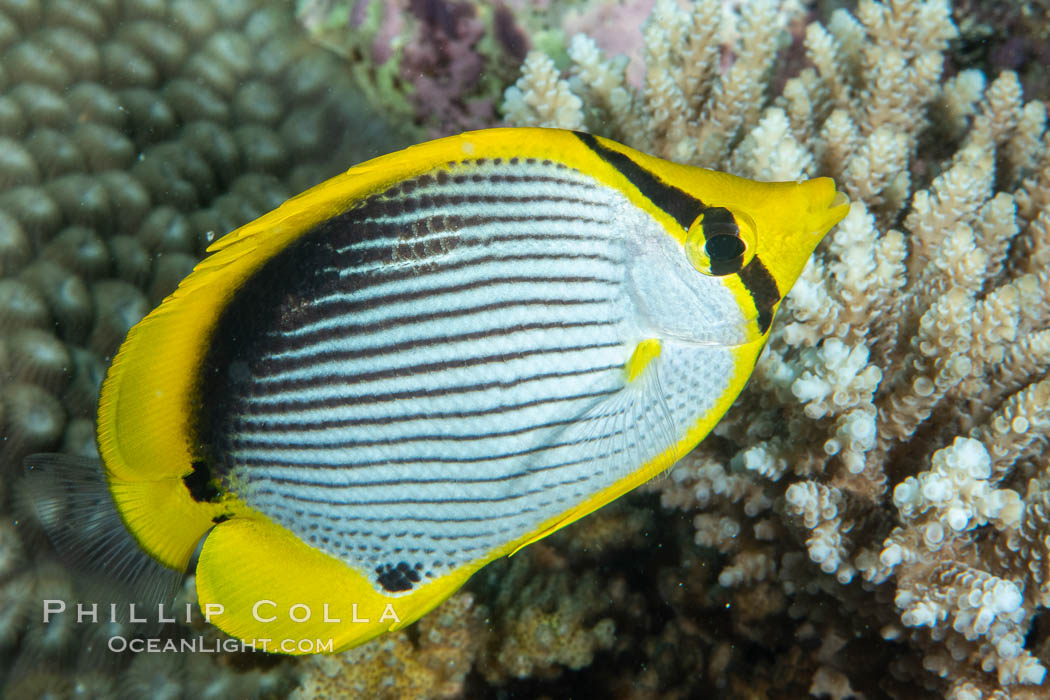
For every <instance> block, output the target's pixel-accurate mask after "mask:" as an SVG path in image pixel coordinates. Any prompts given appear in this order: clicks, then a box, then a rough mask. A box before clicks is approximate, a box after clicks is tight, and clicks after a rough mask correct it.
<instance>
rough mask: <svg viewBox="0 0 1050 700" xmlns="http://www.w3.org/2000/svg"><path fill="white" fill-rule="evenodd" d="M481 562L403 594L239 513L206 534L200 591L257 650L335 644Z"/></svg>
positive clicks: (357, 636) (361, 637) (368, 633)
mask: <svg viewBox="0 0 1050 700" xmlns="http://www.w3.org/2000/svg"><path fill="white" fill-rule="evenodd" d="M479 566H480V565H478V566H464V567H461V568H459V569H457V570H456V571H454V572H452V573H451V574H449V575H447V576H444V577H442V578H440V579H437V580H435V581H432V582H429V583H427V582H423V583H421V584H420V585H419V586H418V587H417V588H416V589H414V590H413V591H411V592H409V593H406V594H401V595H384V594H382V593H381V592H379V591H377V590H376V589H375V587H374V586H373V585H372V583H371V582H370V581H368V580H367V579H366V578H365V577H364V576H362V575H361V574H359V573H358V572H356V571H354V570H353V569H352V568H351V567H349V566H347V565H346V564H344V563H343V562H341V561H339V560H338V559H336V558H334V557H332V556H330V555H328V554H325V553H324V552H321V551H320V550H317V549H314V548H313V547H310V546H309V545H307V544H306V543H305V542H303V541H302V540H300V539H299V538H298V537H296V536H295V535H294V534H293V533H292V532H290V531H289V530H287V529H285V528H284V527H282V526H280V525H277V524H276V523H273V522H271V521H269V520H267V519H265V518H259V519H256V518H237V519H234V520H229V521H227V522H224V523H221V524H220V525H218V526H216V527H215V529H214V530H212V532H211V533H210V534H209V535H208V538H207V539H206V540H205V541H204V548H203V550H202V551H201V557H200V561H199V563H198V564H197V598H198V601H199V603H200V606H201V611H202V612H203V613H205V615H206V616H207V617H208V619H209V621H210V622H212V623H213V624H215V625H218V626H219V627H220V628H221V629H222V630H224V631H225V632H227V633H229V634H231V635H233V636H235V637H238V638H239V639H242V640H245V641H246V642H254V643H255V645H256V649H257V650H263V649H265V650H266V651H274V652H280V653H285V654H294V655H299V654H310V653H317V652H338V651H343V650H346V649H349V648H351V647H354V646H357V645H358V644H363V643H364V642H367V641H368V640H370V639H372V638H374V637H377V636H378V635H380V634H383V633H384V632H390V631H393V630H397V629H401V628H402V627H405V626H406V625H408V624H411V623H412V622H415V621H416V620H418V619H419V618H420V617H422V616H423V615H425V614H426V613H427V612H429V611H430V610H431V609H433V608H434V607H435V606H437V605H438V604H439V603H441V602H442V601H444V600H445V599H446V598H448V597H449V596H450V595H452V593H453V592H455V591H456V589H458V588H459V587H460V586H462V585H463V584H464V583H465V582H466V580H467V579H468V578H470V576H471V574H473V573H474V572H475V571H477V569H478V568H479ZM262 640H268V641H266V642H263V641H262Z"/></svg>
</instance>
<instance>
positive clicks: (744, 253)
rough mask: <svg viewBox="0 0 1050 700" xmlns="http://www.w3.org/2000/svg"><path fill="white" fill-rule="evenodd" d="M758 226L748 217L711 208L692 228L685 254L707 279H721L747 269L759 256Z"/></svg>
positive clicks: (687, 235)
mask: <svg viewBox="0 0 1050 700" xmlns="http://www.w3.org/2000/svg"><path fill="white" fill-rule="evenodd" d="M756 242H757V236H756V232H755V222H754V221H753V220H752V219H751V217H750V216H748V215H747V214H745V213H743V212H741V211H736V210H730V209H726V208H725V207H709V208H707V209H705V210H704V211H703V212H702V213H701V214H700V216H698V217H696V221H694V222H693V223H692V225H691V226H690V227H689V233H688V234H686V238H685V252H686V256H687V257H688V258H689V262H690V263H691V264H692V265H693V267H694V268H696V269H697V270H698V271H699V272H702V273H703V274H705V275H712V276H715V277H721V276H723V275H729V274H732V273H734V272H739V271H740V270H741V269H743V268H744V266H745V265H747V264H748V263H749V262H751V258H753V257H754V256H755V245H756Z"/></svg>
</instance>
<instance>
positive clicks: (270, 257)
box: [26, 129, 849, 653]
mask: <svg viewBox="0 0 1050 700" xmlns="http://www.w3.org/2000/svg"><path fill="white" fill-rule="evenodd" d="M848 209H849V204H848V200H847V198H846V197H845V196H844V195H843V194H841V193H837V192H836V191H835V185H834V183H833V182H832V181H831V180H830V179H828V178H816V179H812V180H808V181H803V182H786V183H784V182H780V183H765V182H754V181H750V180H746V179H742V178H740V177H735V176H732V175H729V174H725V173H720V172H714V171H710V170H705V169H700V168H696V167H689V166H685V165H679V164H675V163H671V162H668V161H664V160H661V159H658V158H655V157H653V156H649V155H646V154H644V153H640V152H638V151H636V150H633V149H631V148H628V147H626V146H623V145H620V144H617V143H614V142H612V141H609V140H606V139H604V138H599V137H597V136H592V135H589V134H585V133H576V132H571V131H562V130H555V129H492V130H485V131H476V132H471V133H464V134H461V135H458V136H452V137H448V138H443V139H439V140H436V141H431V142H429V143H424V144H422V145H418V146H413V147H410V148H408V149H405V150H403V151H400V152H397V153H394V154H391V155H387V156H383V157H379V158H376V159H374V160H371V161H368V162H366V163H363V164H361V165H358V166H356V167H353V168H351V169H350V170H348V171H347V172H345V173H343V174H341V175H338V176H336V177H334V178H332V179H330V180H328V181H327V182H324V183H322V184H320V185H318V186H316V187H314V188H312V189H310V190H308V191H306V192H304V193H303V194H300V195H298V196H296V197H294V198H292V199H290V200H288V201H287V202H285V203H284V204H283V205H281V206H280V207H279V208H277V209H276V210H274V211H272V212H270V213H268V214H265V215H264V216H262V217H260V218H259V219H257V220H255V221H253V222H251V223H249V224H247V225H245V226H242V227H241V228H239V229H237V230H235V231H233V232H232V233H229V234H228V235H226V236H225V237H223V238H221V239H219V240H218V241H217V242H215V243H214V244H212V245H211V247H210V248H209V249H208V253H209V255H208V256H207V257H205V258H204V259H203V260H202V261H201V262H200V264H198V265H197V266H196V268H195V269H194V270H193V271H192V273H191V274H190V275H189V276H188V277H186V278H185V279H184V280H183V281H182V282H181V283H180V284H179V286H178V288H177V289H176V290H175V291H174V292H173V293H172V294H171V295H170V296H169V297H168V298H166V299H165V300H164V301H163V302H162V303H161V304H160V305H159V306H158V307H157V308H156V309H154V310H153V311H152V312H151V313H150V314H148V315H147V316H146V317H145V318H144V319H143V320H142V321H141V322H140V323H138V324H137V325H136V326H134V327H133V328H132V329H131V331H130V332H129V333H128V336H127V339H126V340H125V342H124V343H123V345H122V346H121V348H120V350H119V352H118V354H117V355H116V356H115V358H114V359H113V362H112V365H111V367H110V368H109V371H108V374H107V376H106V378H105V381H104V383H103V385H102V390H101V397H100V401H99V406H98V422H97V445H98V452H99V456H100V458H101V464H98V463H97V462H95V463H86V462H84V461H83V460H81V461H75V460H73V461H70V460H64V459H62V458H60V457H56V456H33V457H31V458H29V459H27V461H26V472H27V480H28V483H29V486H28V488H29V490H30V491H31V492H35V494H36V495H35V496H34V497H35V498H36V500H37V502H38V503H42V504H43V505H42V506H38V510H39V511H40V513H41V519H42V520H43V521H44V524H45V526H46V527H48V528H49V529H50V530H51V531H52V532H54V533H56V534H55V536H54V539H55V540H56V544H57V545H58V546H59V548H60V549H61V548H63V542H64V543H65V544H66V546H65V548H66V549H71V548H74V547H70V546H69V542H71V541H73V540H78V541H79V540H81V539H83V536H84V535H85V533H89V532H91V531H93V530H99V531H104V530H106V528H109V527H115V528H118V529H120V530H121V532H122V533H123V534H122V535H119V536H118V535H116V534H113V533H110V532H108V531H105V532H100V533H99V534H100V535H104V536H103V537H101V539H103V540H106V541H108V542H109V543H110V544H109V545H102V544H99V545H92V546H84V545H77V547H76V549H77V552H76V554H77V556H79V558H80V560H81V561H82V562H86V563H91V562H93V563H94V564H95V565H96V566H104V567H105V568H108V569H109V570H111V571H112V572H113V573H114V574H116V575H119V576H123V577H124V578H125V579H128V580H131V579H134V578H136V577H142V578H150V580H154V581H157V580H160V579H156V578H155V574H157V573H158V572H160V573H161V574H166V573H170V574H173V575H174V576H175V577H176V579H178V577H181V576H184V575H185V573H186V572H187V570H188V568H190V567H191V565H192V562H194V561H195V572H196V587H197V595H198V598H199V603H200V606H201V609H202V610H204V611H205V613H206V614H208V617H209V620H210V621H211V622H212V623H213V624H216V625H218V627H220V628H221V629H222V630H224V631H226V632H227V633H229V634H230V635H233V636H234V637H237V638H240V639H243V640H258V639H268V640H275V641H274V642H273V644H274V646H273V647H272V650H274V651H281V652H285V653H304V652H306V651H311V650H313V648H312V647H311V644H310V641H311V640H326V642H323V643H322V644H321V646H320V648H321V649H323V650H325V651H339V650H344V649H347V648H350V647H353V646H355V645H358V644H361V643H363V642H364V641H366V640H369V639H371V638H373V637H375V636H377V635H379V634H381V633H383V632H387V631H390V630H395V629H399V628H401V627H404V626H405V625H408V624H409V623H411V622H413V621H415V620H417V619H418V618H419V617H420V616H422V615H423V614H425V613H426V612H427V611H429V610H430V609H432V608H434V607H435V606H436V605H437V604H439V603H440V602H442V601H443V600H445V599H446V598H447V597H448V596H450V595H451V594H452V593H453V592H454V591H456V590H457V589H458V588H459V587H460V586H461V585H463V583H464V582H465V581H466V580H467V579H468V578H469V577H470V576H471V575H472V574H473V573H474V572H476V571H477V570H478V569H480V568H481V567H483V566H485V565H486V564H487V563H489V562H491V561H493V560H494V559H496V558H498V557H503V556H506V555H509V554H512V553H514V552H515V551H517V550H519V549H520V548H522V547H524V546H526V545H528V544H529V543H532V542H535V541H537V540H539V539H541V538H543V537H546V536H547V535H549V534H550V533H552V532H554V531H556V530H558V529H559V528H562V527H564V526H566V525H568V524H569V523H572V522H573V521H575V520H577V519H578V518H580V517H582V516H584V515H586V514H588V513H590V512H591V511H593V510H595V509H596V508H600V507H601V506H602V505H604V504H606V503H609V502H610V501H612V500H613V499H615V498H617V497H619V496H621V495H622V494H624V493H625V492H627V491H629V490H631V489H633V488H634V487H636V486H638V485H639V484H641V483H642V482H644V481H646V480H648V479H650V478H652V477H653V476H654V475H656V474H658V473H659V472H661V471H662V470H664V469H666V468H667V467H669V466H670V465H671V464H672V463H673V462H675V461H676V460H677V459H678V458H680V457H681V456H683V455H684V454H686V453H687V452H688V451H689V450H691V449H692V448H693V447H694V446H695V445H696V444H697V443H698V442H699V441H700V440H701V439H702V438H704V436H705V435H707V433H708V432H709V431H710V430H711V429H712V427H713V426H714V425H715V423H716V422H717V421H718V420H719V418H720V417H721V416H722V415H723V414H724V413H725V412H726V410H727V409H728V408H729V406H730V404H731V402H732V401H733V400H734V399H735V397H736V396H737V395H738V394H739V392H740V391H741V389H742V388H743V386H744V384H745V382H746V381H747V378H748V376H749V375H750V373H751V372H752V369H753V368H754V365H755V362H756V359H757V357H758V354H759V352H760V350H761V349H762V347H763V344H764V343H765V341H766V339H767V337H768V336H769V332H770V326H771V324H772V322H773V316H774V314H775V313H776V310H777V307H778V305H779V304H780V302H781V300H782V299H783V297H784V295H785V294H786V293H787V291H788V290H789V289H790V287H791V286H792V284H794V282H795V280H796V279H797V277H798V276H799V274H800V273H801V271H802V268H803V266H804V265H805V264H806V261H807V259H808V258H809V256H810V255H811V253H812V252H813V250H814V248H815V247H816V245H817V244H818V243H819V242H820V240H821V239H822V238H823V236H824V235H825V234H826V233H827V232H828V230H829V229H830V228H831V227H832V226H834V225H835V224H836V223H837V222H838V221H839V220H840V219H842V217H843V216H845V215H846V212H847V211H848ZM93 489H94V490H93ZM71 494H75V495H76V496H75V498H73V499H72V500H74V501H76V503H78V504H79V505H75V506H73V507H71V508H70V509H67V510H61V511H58V510H55V508H57V506H56V505H55V504H56V503H58V502H59V501H61V497H62V496H63V495H66V496H69V495H71ZM89 494H95V495H94V496H92V495H89ZM103 507H105V508H108V509H109V511H110V512H111V514H112V515H111V517H110V518H109V520H106V519H105V518H102V519H100V518H99V516H97V514H96V515H95V516H90V517H91V518H93V519H89V516H86V515H84V516H81V515H78V512H79V511H78V509H79V510H87V509H88V508H95V509H97V508H103ZM106 523H109V524H106ZM120 536H122V537H124V539H125V540H126V542H125V545H122V546H121V547H119V548H118V549H119V551H116V552H113V551H110V550H107V549H106V547H107V546H109V547H110V548H112V547H113V546H114V545H113V543H114V542H119V537H120ZM132 550H134V551H132ZM151 577H152V578H151ZM155 588H157V590H159V591H160V592H161V593H162V594H163V595H170V592H171V590H172V588H171V584H170V583H165V584H160V583H158V584H156V585H155ZM277 640H284V641H285V642H288V641H289V640H290V641H291V643H290V644H288V643H285V644H278V643H277ZM304 641H305V643H304Z"/></svg>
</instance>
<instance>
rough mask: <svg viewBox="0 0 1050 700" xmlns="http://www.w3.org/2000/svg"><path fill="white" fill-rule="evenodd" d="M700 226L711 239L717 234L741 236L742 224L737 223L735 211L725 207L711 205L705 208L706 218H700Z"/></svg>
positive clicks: (708, 238)
mask: <svg viewBox="0 0 1050 700" xmlns="http://www.w3.org/2000/svg"><path fill="white" fill-rule="evenodd" d="M700 227H701V228H702V229H703V231H704V238H705V239H707V240H711V239H712V238H715V237H716V236H734V237H736V238H739V237H740V226H738V225H737V223H736V218H735V217H734V216H733V213H732V212H730V211H729V210H728V209H726V208H725V207H711V208H709V209H705V210H704V218H703V219H701V220H700Z"/></svg>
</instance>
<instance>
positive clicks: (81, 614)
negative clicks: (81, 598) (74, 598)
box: [77, 603, 98, 624]
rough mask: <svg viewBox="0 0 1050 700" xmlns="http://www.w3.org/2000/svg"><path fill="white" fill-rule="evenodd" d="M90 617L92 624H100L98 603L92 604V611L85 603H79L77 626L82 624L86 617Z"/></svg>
mask: <svg viewBox="0 0 1050 700" xmlns="http://www.w3.org/2000/svg"><path fill="white" fill-rule="evenodd" d="M89 616H90V617H91V621H92V622H98V603H92V604H91V609H90V610H88V609H86V608H85V607H84V605H83V603H77V624H80V623H81V622H83V621H84V618H85V617H89Z"/></svg>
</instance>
